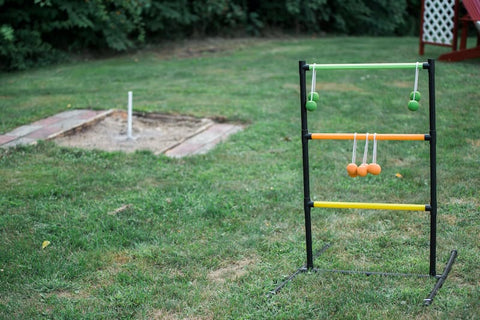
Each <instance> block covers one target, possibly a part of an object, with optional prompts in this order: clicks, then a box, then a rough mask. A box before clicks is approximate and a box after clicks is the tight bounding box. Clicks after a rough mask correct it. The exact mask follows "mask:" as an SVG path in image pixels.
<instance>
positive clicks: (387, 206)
mask: <svg viewBox="0 0 480 320" xmlns="http://www.w3.org/2000/svg"><path fill="white" fill-rule="evenodd" d="M313 207H315V208H337V209H372V210H409V211H430V205H427V204H396V203H369V202H329V201H314V202H313Z"/></svg>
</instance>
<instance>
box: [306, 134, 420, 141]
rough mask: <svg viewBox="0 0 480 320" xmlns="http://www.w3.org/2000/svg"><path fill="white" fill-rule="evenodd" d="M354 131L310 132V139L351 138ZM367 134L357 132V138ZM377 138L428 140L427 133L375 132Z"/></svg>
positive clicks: (371, 136)
mask: <svg viewBox="0 0 480 320" xmlns="http://www.w3.org/2000/svg"><path fill="white" fill-rule="evenodd" d="M354 135H355V134H354V133H311V134H310V138H311V139H312V140H353V137H354ZM366 136H367V134H365V133H357V140H365V139H366ZM373 136H374V134H373V133H370V134H368V140H373ZM375 136H376V139H377V140H402V141H407V140H408V141H422V140H430V135H428V134H402V133H377V134H376V135H375Z"/></svg>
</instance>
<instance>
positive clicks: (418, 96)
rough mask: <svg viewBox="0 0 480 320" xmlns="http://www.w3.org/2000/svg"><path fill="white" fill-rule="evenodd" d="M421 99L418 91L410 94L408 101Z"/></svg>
mask: <svg viewBox="0 0 480 320" xmlns="http://www.w3.org/2000/svg"><path fill="white" fill-rule="evenodd" d="M421 97H422V95H421V94H420V92H418V91H412V92H410V100H415V101H420V98H421Z"/></svg>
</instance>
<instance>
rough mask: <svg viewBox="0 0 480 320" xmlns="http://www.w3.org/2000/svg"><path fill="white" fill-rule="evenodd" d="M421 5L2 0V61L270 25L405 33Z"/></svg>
mask: <svg viewBox="0 0 480 320" xmlns="http://www.w3.org/2000/svg"><path fill="white" fill-rule="evenodd" d="M418 8H419V0H344V1H336V0H308V1H307V0H281V1H255V0H0V68H2V69H6V70H18V69H26V68H29V67H32V66H35V65H42V64H46V63H51V62H53V61H56V60H57V59H59V58H61V57H62V54H65V53H68V52H78V51H81V50H113V51H125V50H128V49H132V48H137V47H139V46H141V45H143V44H144V43H146V42H149V41H151V42H154V41H159V40H163V39H174V38H178V37H181V38H183V37H189V36H211V35H222V36H225V35H235V34H251V35H261V34H262V33H264V32H267V31H268V30H271V29H279V30H282V31H287V32H288V31H295V32H319V31H322V32H327V33H341V34H352V35H393V34H400V35H403V34H407V33H411V32H412V28H409V27H408V26H409V25H411V24H412V21H416V16H417V15H418Z"/></svg>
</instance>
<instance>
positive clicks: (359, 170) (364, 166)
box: [357, 163, 368, 177]
mask: <svg viewBox="0 0 480 320" xmlns="http://www.w3.org/2000/svg"><path fill="white" fill-rule="evenodd" d="M367 168H368V165H367V164H366V163H362V164H361V165H360V166H359V167H358V168H357V174H358V175H359V176H360V177H365V176H366V175H367V173H368V171H367Z"/></svg>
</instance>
